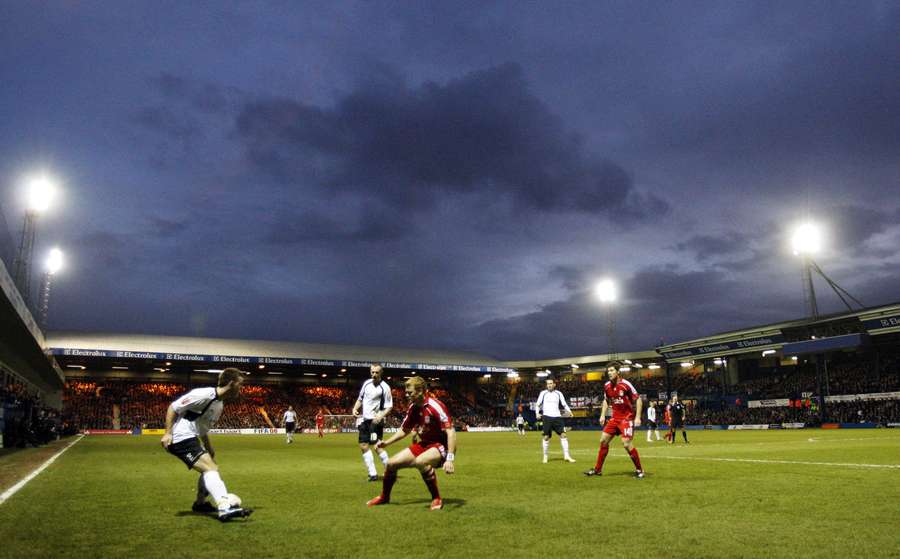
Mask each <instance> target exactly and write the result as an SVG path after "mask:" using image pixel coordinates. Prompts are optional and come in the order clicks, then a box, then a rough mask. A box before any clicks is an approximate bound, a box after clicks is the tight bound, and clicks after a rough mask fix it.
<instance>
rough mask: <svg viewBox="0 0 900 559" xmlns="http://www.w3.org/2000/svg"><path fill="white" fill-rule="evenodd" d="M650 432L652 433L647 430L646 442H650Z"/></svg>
mask: <svg viewBox="0 0 900 559" xmlns="http://www.w3.org/2000/svg"><path fill="white" fill-rule="evenodd" d="M652 434H653V433H652V432H651V431H647V442H648V443H649V442H650V435H652Z"/></svg>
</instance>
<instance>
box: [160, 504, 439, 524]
mask: <svg viewBox="0 0 900 559" xmlns="http://www.w3.org/2000/svg"><path fill="white" fill-rule="evenodd" d="M429 502H430V501H429ZM264 508H265V507H253V512H254V513H256V512H258V511H261V510H263V509H264ZM175 516H176V517H179V518H183V517H185V516H206V517H209V518H210V519H211V520H218V518H216V513H214V512H195V511H192V510H180V511H178V512H176V513H175ZM236 520H243V519H242V518H238V519H236Z"/></svg>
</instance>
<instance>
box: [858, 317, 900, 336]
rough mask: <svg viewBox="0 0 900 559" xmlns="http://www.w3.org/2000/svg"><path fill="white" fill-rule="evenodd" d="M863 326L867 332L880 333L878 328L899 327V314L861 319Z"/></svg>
mask: <svg viewBox="0 0 900 559" xmlns="http://www.w3.org/2000/svg"><path fill="white" fill-rule="evenodd" d="M863 327H865V329H866V330H868V331H869V332H872V333H873V334H874V333H880V332H878V331H879V330H885V329H888V328H891V329H894V328H900V314H895V315H892V316H882V317H879V318H872V319H869V320H865V321H863Z"/></svg>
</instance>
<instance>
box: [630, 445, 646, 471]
mask: <svg viewBox="0 0 900 559" xmlns="http://www.w3.org/2000/svg"><path fill="white" fill-rule="evenodd" d="M628 454H630V455H631V461H632V462H634V467H635V468H637V470H638V471H639V472H643V471H644V469H643V468H641V457H640V456H638V451H637V449H636V448H634V447H632V448H631V450H629V451H628Z"/></svg>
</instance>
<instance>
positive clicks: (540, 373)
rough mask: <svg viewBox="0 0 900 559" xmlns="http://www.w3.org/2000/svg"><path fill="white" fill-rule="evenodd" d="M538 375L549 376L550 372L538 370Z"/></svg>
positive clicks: (541, 376) (540, 376)
mask: <svg viewBox="0 0 900 559" xmlns="http://www.w3.org/2000/svg"><path fill="white" fill-rule="evenodd" d="M537 376H538V377H539V378H544V377H549V376H550V373H548V372H547V371H538V373H537Z"/></svg>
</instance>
